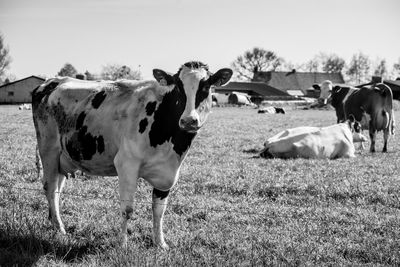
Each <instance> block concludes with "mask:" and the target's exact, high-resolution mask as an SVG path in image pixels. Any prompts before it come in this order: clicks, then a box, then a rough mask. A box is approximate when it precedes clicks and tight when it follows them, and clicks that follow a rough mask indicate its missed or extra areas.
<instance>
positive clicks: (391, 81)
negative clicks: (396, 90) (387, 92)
mask: <svg viewBox="0 0 400 267" xmlns="http://www.w3.org/2000/svg"><path fill="white" fill-rule="evenodd" d="M383 82H384V83H386V84H390V85H395V86H398V87H400V80H384V81H383Z"/></svg>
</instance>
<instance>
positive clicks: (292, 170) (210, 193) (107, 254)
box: [0, 106, 400, 266]
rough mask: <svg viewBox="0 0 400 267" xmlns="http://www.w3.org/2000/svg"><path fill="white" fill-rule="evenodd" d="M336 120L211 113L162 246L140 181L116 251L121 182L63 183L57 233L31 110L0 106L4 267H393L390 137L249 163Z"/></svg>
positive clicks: (399, 231)
mask: <svg viewBox="0 0 400 267" xmlns="http://www.w3.org/2000/svg"><path fill="white" fill-rule="evenodd" d="M396 115H397V118H400V114H399V112H396ZM335 121H336V118H335V115H334V112H333V111H309V110H308V111H303V110H292V111H291V110H289V111H288V112H287V114H286V115H271V114H270V115H267V114H257V110H255V109H247V108H234V107H230V108H215V109H214V110H213V113H212V114H211V115H210V118H209V120H208V121H207V123H206V125H205V126H204V128H203V129H202V131H201V132H200V133H199V135H198V137H197V138H196V139H195V141H194V143H193V146H192V149H191V150H190V152H189V154H188V156H187V158H186V160H185V162H184V164H183V167H182V172H181V178H180V180H179V182H178V184H177V186H176V187H175V188H174V189H173V191H172V192H171V194H170V202H169V206H168V208H167V212H166V216H165V235H166V241H167V243H168V244H169V245H170V250H169V251H162V250H158V249H156V248H154V247H153V246H152V242H151V227H152V223H151V204H150V203H151V187H150V186H149V185H148V184H146V182H144V181H143V180H140V182H139V186H138V192H137V195H136V200H137V204H136V207H135V211H134V214H135V216H134V217H135V218H134V219H133V220H132V221H131V222H130V225H129V233H130V234H129V241H128V247H129V249H128V250H126V251H123V250H121V249H120V247H119V246H118V233H119V228H120V227H119V202H118V200H117V198H118V193H117V190H118V184H117V178H116V177H96V178H95V177H78V178H75V179H69V180H68V181H67V185H66V188H65V194H64V195H63V196H62V199H63V205H62V218H63V221H64V223H65V225H66V230H67V235H66V236H62V235H60V234H57V233H56V232H55V231H53V230H52V228H51V226H50V223H49V221H47V201H46V199H45V197H44V195H43V193H42V185H41V182H40V181H37V180H36V178H35V177H36V173H35V165H34V162H35V154H34V147H35V136H34V129H33V123H32V119H31V111H19V110H18V109H17V107H16V106H0V216H1V219H0V266H8V265H19V266H26V265H37V266H53V265H74V266H78V265H82V266H115V265H119V266H121V265H122V266H126V265H130V266H132V265H140V266H142V265H150V266H153V265H159V266H164V265H172V266H176V265H185V266H187V265H189V264H191V265H192V264H195V265H218V266H219V265H234V266H236V265H318V266H326V265H367V264H369V265H370V266H376V265H383V266H384V265H393V266H399V265H400V141H399V138H398V136H394V137H392V138H391V139H390V141H389V152H388V153H385V154H382V153H381V152H377V153H375V154H371V153H369V152H368V151H367V150H365V151H358V152H357V157H356V158H355V159H337V160H305V159H294V160H280V159H273V160H266V159H262V158H258V157H257V151H258V150H259V149H261V148H262V144H263V142H264V141H265V139H266V138H267V137H269V136H271V135H273V134H275V133H277V132H279V131H281V130H283V129H285V128H291V127H295V126H301V125H314V126H326V125H330V124H333V123H335ZM377 149H378V151H380V150H381V149H382V134H381V133H380V134H379V138H378V141H377ZM18 188H19V189H18ZM21 188H23V189H21Z"/></svg>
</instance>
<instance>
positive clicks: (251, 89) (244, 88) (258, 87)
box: [215, 82, 288, 96]
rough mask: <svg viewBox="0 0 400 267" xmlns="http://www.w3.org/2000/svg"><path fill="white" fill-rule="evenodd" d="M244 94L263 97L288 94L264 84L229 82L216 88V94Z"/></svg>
mask: <svg viewBox="0 0 400 267" xmlns="http://www.w3.org/2000/svg"><path fill="white" fill-rule="evenodd" d="M231 91H236V92H243V93H246V94H250V95H261V96H287V95H288V94H287V93H285V92H282V91H280V90H278V89H276V88H273V87H271V86H268V84H265V83H262V82H229V83H227V84H226V85H225V86H217V87H215V92H216V93H220V92H231Z"/></svg>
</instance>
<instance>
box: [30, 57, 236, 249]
mask: <svg viewBox="0 0 400 267" xmlns="http://www.w3.org/2000/svg"><path fill="white" fill-rule="evenodd" d="M153 75H154V77H155V78H156V80H157V82H156V81H128V80H123V81H116V82H112V81H82V80H76V79H72V78H55V79H50V80H47V81H46V82H45V83H44V84H42V85H41V86H40V87H38V88H37V89H35V90H34V92H33V94H32V104H33V120H34V124H35V129H36V135H37V141H38V148H39V152H40V157H41V159H42V162H43V187H44V190H45V193H46V197H47V200H48V202H49V217H50V218H51V221H52V223H53V225H54V226H55V227H56V228H58V229H59V230H60V231H61V232H62V233H65V229H64V225H63V223H62V221H61V217H60V212H59V193H61V191H62V189H63V186H64V182H65V177H66V175H68V174H69V173H74V172H75V171H76V170H81V171H83V172H85V173H87V174H91V175H101V176H115V175H118V179H119V197H120V202H121V215H122V226H121V228H122V229H121V239H122V245H123V246H126V244H127V221H128V219H130V218H131V216H132V214H133V203H134V193H135V192H136V185H137V180H138V177H142V178H144V179H145V180H147V181H148V182H149V183H150V184H151V185H152V186H153V187H154V189H153V205H152V208H153V237H154V244H155V245H157V246H160V247H162V248H168V246H167V244H166V243H165V241H164V237H163V231H162V224H163V215H164V212H165V209H166V204H167V199H168V193H169V191H170V189H171V188H172V187H173V186H174V184H175V183H176V182H177V180H178V177H179V169H180V166H181V164H182V161H183V160H184V158H185V155H186V153H187V152H188V149H189V147H190V145H191V143H192V141H193V138H194V137H195V136H196V134H197V132H198V130H199V129H200V128H201V127H202V125H203V124H204V122H205V120H206V118H207V116H208V114H209V113H210V108H211V102H212V100H211V92H210V87H211V86H212V85H216V86H219V85H222V84H225V83H227V82H228V81H229V79H230V78H231V76H232V70H230V69H227V68H225V69H220V70H219V71H217V72H216V73H215V74H212V73H210V72H209V71H208V66H207V65H205V64H203V63H201V62H197V61H194V62H188V63H185V64H184V65H182V67H181V68H180V69H179V71H178V72H177V73H176V74H175V75H169V74H167V73H166V72H164V71H162V70H159V69H154V70H153Z"/></svg>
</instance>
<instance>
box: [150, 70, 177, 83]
mask: <svg viewBox="0 0 400 267" xmlns="http://www.w3.org/2000/svg"><path fill="white" fill-rule="evenodd" d="M153 76H154V78H155V79H156V80H157V82H158V83H159V84H161V85H171V84H174V83H175V82H174V77H173V76H172V75H170V74H168V73H166V72H165V71H163V70H159V69H154V70H153Z"/></svg>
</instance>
